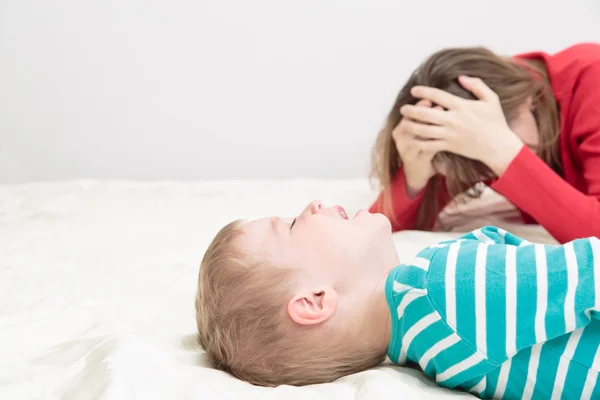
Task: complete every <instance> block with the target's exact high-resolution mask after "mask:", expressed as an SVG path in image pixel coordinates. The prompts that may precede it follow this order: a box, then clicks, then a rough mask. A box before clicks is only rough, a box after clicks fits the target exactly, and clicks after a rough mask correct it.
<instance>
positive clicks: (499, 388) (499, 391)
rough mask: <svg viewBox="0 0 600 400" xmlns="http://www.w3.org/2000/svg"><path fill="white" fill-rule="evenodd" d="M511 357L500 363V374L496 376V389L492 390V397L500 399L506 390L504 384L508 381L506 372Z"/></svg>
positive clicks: (507, 371)
mask: <svg viewBox="0 0 600 400" xmlns="http://www.w3.org/2000/svg"><path fill="white" fill-rule="evenodd" d="M511 362H512V358H509V359H508V360H507V361H505V362H504V364H502V367H500V375H499V376H498V383H497V384H496V391H495V392H494V399H501V398H502V397H504V391H506V384H507V383H508V374H509V372H510V364H511Z"/></svg>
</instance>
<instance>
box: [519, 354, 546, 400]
mask: <svg viewBox="0 0 600 400" xmlns="http://www.w3.org/2000/svg"><path fill="white" fill-rule="evenodd" d="M542 346H543V343H540V344H536V345H534V346H532V347H531V355H530V356H529V367H528V368H527V381H526V382H525V389H523V396H522V397H521V400H530V399H531V396H533V389H535V382H536V379H537V371H538V367H539V365H540V353H541V351H542Z"/></svg>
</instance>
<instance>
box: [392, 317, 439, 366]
mask: <svg viewBox="0 0 600 400" xmlns="http://www.w3.org/2000/svg"><path fill="white" fill-rule="evenodd" d="M440 319H442V318H441V317H440V315H439V314H438V313H437V312H432V313H431V314H429V315H426V316H424V317H423V318H421V319H420V320H419V321H418V322H416V323H415V324H414V325H413V326H411V327H410V329H409V330H408V331H406V333H405V334H404V337H403V338H402V347H401V349H400V355H399V356H398V364H400V365H404V363H406V351H407V350H408V348H409V347H410V344H411V343H412V341H413V340H414V338H415V337H416V336H417V335H418V334H419V333H421V332H423V330H424V329H425V328H427V327H428V326H430V325H431V324H433V323H435V322H437V321H439V320H440Z"/></svg>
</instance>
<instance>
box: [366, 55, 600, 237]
mask: <svg viewBox="0 0 600 400" xmlns="http://www.w3.org/2000/svg"><path fill="white" fill-rule="evenodd" d="M517 57H519V58H523V59H536V60H541V61H543V62H544V63H545V65H546V68H547V70H548V75H549V78H550V82H551V84H552V91H553V92H554V97H555V98H556V101H557V104H558V107H559V110H560V138H559V145H560V156H561V160H562V166H563V176H560V175H558V174H557V173H556V172H554V171H553V170H552V169H551V168H550V167H549V166H548V165H546V163H544V162H543V161H542V160H541V159H540V158H538V157H537V156H536V155H535V154H534V153H533V152H532V151H531V150H530V149H529V148H528V147H526V146H523V148H522V149H521V151H520V153H519V154H518V155H517V156H516V157H515V158H514V160H513V161H512V162H511V164H510V165H509V166H508V168H507V169H506V171H505V172H504V174H503V175H502V176H501V177H500V178H498V179H497V180H495V181H494V182H492V183H491V185H490V186H491V188H492V189H493V190H495V191H496V192H498V193H500V194H501V195H503V196H504V197H506V198H507V199H508V200H509V201H510V202H511V203H513V204H514V205H515V206H517V207H518V208H519V210H520V211H521V213H522V214H523V220H524V222H526V223H538V224H540V225H542V226H543V227H544V228H545V229H546V230H547V231H548V232H549V233H550V234H551V235H552V236H554V238H555V239H556V240H558V241H559V242H561V243H565V242H568V241H571V240H573V239H576V238H581V237H589V236H596V237H600V44H596V43H585V44H579V45H575V46H573V47H570V48H568V49H565V50H563V51H562V52H559V53H557V54H554V55H550V54H546V53H543V52H535V53H528V54H522V55H519V56H517ZM391 192H392V206H393V209H394V213H395V214H396V218H397V219H396V221H392V229H393V230H394V231H398V230H403V229H412V228H413V227H414V223H415V218H416V214H417V210H418V209H419V205H420V203H421V201H422V198H423V193H421V194H420V195H418V196H416V197H414V198H409V197H408V196H407V194H406V183H405V180H404V173H403V171H402V170H400V171H398V173H397V174H396V176H395V177H394V179H393V181H392V185H391ZM370 211H371V212H383V209H382V202H381V195H380V198H379V199H378V200H377V201H376V202H375V203H374V204H373V205H372V206H371V208H370Z"/></svg>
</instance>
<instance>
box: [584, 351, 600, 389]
mask: <svg viewBox="0 0 600 400" xmlns="http://www.w3.org/2000/svg"><path fill="white" fill-rule="evenodd" d="M598 350H599V349H596V354H595V355H594V361H592V368H590V369H589V370H588V374H587V377H586V378H585V385H584V386H583V392H582V393H581V398H582V399H591V398H592V394H593V392H594V387H595V386H596V381H597V380H598V372H599V371H600V369H599V368H600V351H598Z"/></svg>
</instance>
